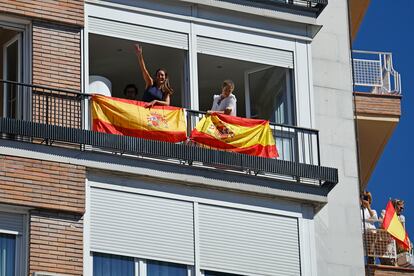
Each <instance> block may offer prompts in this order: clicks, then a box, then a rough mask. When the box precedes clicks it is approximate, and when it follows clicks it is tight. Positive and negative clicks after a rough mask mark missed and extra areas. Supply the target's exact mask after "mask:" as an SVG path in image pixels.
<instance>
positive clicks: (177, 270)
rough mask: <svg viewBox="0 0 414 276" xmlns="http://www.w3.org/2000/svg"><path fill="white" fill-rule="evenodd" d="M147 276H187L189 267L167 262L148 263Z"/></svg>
mask: <svg viewBox="0 0 414 276" xmlns="http://www.w3.org/2000/svg"><path fill="white" fill-rule="evenodd" d="M147 276H187V266H186V265H180V264H173V263H166V262H158V261H148V262H147Z"/></svg>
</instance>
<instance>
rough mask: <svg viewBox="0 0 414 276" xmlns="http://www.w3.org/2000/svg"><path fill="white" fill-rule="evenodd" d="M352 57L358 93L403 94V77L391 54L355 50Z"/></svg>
mask: <svg viewBox="0 0 414 276" xmlns="http://www.w3.org/2000/svg"><path fill="white" fill-rule="evenodd" d="M352 56H353V58H352V62H353V72H354V86H355V90H356V91H357V92H370V93H375V94H395V95H400V94H401V76H400V74H399V73H398V72H397V71H396V70H395V69H394V67H393V62H392V54H391V53H385V52H369V51H356V50H354V51H352Z"/></svg>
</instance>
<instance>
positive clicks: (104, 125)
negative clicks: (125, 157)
mask: <svg viewBox="0 0 414 276" xmlns="http://www.w3.org/2000/svg"><path fill="white" fill-rule="evenodd" d="M91 109H92V119H93V124H92V128H93V130H94V131H99V132H104V133H110V134H118V135H127V136H134V137H139V138H144V139H150V140H159V141H166V142H172V143H176V142H181V141H185V140H186V139H187V137H186V122H185V116H184V109H183V108H178V107H172V106H154V107H152V108H146V107H145V103H144V102H140V101H133V100H126V99H120V98H114V97H106V96H102V95H93V96H92V103H91Z"/></svg>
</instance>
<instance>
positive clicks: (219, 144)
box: [191, 113, 279, 158]
mask: <svg viewBox="0 0 414 276" xmlns="http://www.w3.org/2000/svg"><path fill="white" fill-rule="evenodd" d="M191 139H192V140H193V141H195V142H197V143H199V144H202V145H205V146H209V147H212V148H215V149H221V150H228V151H234V152H239V153H245V154H250V155H255V156H261V157H268V158H273V157H278V156H279V155H278V152H277V150H276V145H275V140H274V138H273V135H272V131H271V129H270V127H269V121H266V120H255V119H246V118H240V117H235V116H230V115H224V114H220V113H213V114H211V115H210V116H208V115H207V116H204V118H203V119H201V120H200V122H198V124H197V125H196V127H195V128H194V129H193V131H192V132H191Z"/></svg>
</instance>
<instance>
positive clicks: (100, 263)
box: [93, 253, 135, 276]
mask: <svg viewBox="0 0 414 276" xmlns="http://www.w3.org/2000/svg"><path fill="white" fill-rule="evenodd" d="M134 265H135V264H134V258H129V257H122V256H116V255H108V254H101V253H95V254H94V255H93V275H94V276H104V275H105V276H117V275H123V276H134V275H135V267H134Z"/></svg>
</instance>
